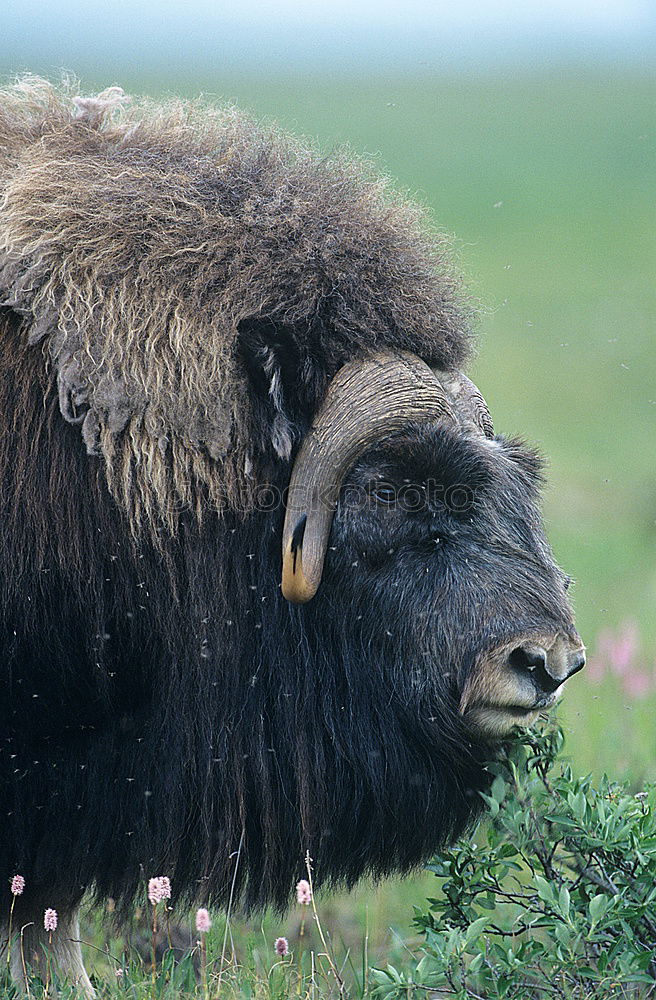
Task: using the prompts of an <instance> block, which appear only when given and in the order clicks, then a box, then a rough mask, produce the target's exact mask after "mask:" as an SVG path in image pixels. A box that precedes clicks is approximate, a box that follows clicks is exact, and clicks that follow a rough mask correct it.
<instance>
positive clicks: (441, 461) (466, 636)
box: [282, 355, 585, 738]
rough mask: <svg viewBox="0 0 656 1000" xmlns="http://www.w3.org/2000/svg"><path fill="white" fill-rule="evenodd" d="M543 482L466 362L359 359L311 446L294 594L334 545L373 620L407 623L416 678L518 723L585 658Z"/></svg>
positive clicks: (296, 491) (346, 590)
mask: <svg viewBox="0 0 656 1000" xmlns="http://www.w3.org/2000/svg"><path fill="white" fill-rule="evenodd" d="M539 483H540V463H539V460H538V459H537V458H536V456H535V455H534V454H533V453H531V452H530V451H528V450H527V449H526V448H524V447H523V446H522V445H521V444H520V443H518V442H513V441H507V440H505V439H504V438H501V437H495V436H494V431H493V426H492V420H491V417H490V414H489V410H488V408H487V406H486V404H485V401H484V399H483V397H482V396H481V394H480V393H479V392H478V390H477V388H476V386H474V384H473V383H472V382H470V380H469V379H467V378H466V377H465V376H464V375H461V374H454V373H451V374H448V373H440V372H434V371H431V369H430V368H429V367H428V366H427V365H425V364H424V363H423V362H421V361H420V360H419V359H418V358H416V357H413V356H412V355H404V356H396V357H395V356H392V355H380V356H378V357H374V358H371V359H369V360H368V361H365V362H353V363H352V364H350V365H347V366H345V367H344V368H343V369H342V370H341V371H340V372H339V374H338V376H336V378H335V379H334V381H333V384H332V386H331V388H330V391H329V393H328V397H327V399H326V401H325V403H324V405H323V407H322V409H321V412H320V413H319V414H318V415H317V417H316V419H315V421H314V423H313V426H312V429H311V430H310V432H309V433H308V435H307V436H306V437H305V440H304V442H303V445H302V448H301V450H300V453H299V455H298V458H297V459H296V463H295V466H294V471H293V475H292V478H291V482H290V486H289V490H288V494H287V513H286V517H285V526H284V532H283V570H282V592H283V595H284V596H285V597H286V598H287V599H288V600H289V601H292V602H294V603H299V604H304V603H306V602H307V601H310V600H312V599H313V598H314V597H315V594H316V593H317V590H318V588H319V587H320V584H321V578H322V573H323V567H324V561H325V560H326V556H327V551H328V548H329V547H330V550H331V551H330V554H329V556H328V567H329V570H328V577H329V581H330V582H329V583H328V584H325V585H324V587H325V589H326V590H329V589H330V590H332V592H333V593H334V591H335V589H337V590H339V591H340V592H341V599H342V600H343V599H344V595H346V600H347V602H348V604H349V605H350V606H351V607H353V608H355V607H358V608H360V610H361V617H362V618H364V617H365V616H366V617H367V618H368V619H369V620H371V623H372V625H373V628H374V630H375V628H376V624H375V622H376V620H377V622H378V627H379V628H385V631H386V634H388V635H390V636H392V635H393V633H392V632H390V631H389V629H388V628H387V627H386V626H388V625H392V627H393V628H394V629H395V630H397V629H398V630H399V631H398V633H397V634H399V635H401V634H402V635H404V637H405V638H404V643H403V645H402V646H401V647H400V648H399V649H398V653H397V655H398V656H399V657H400V659H401V660H405V668H406V670H407V676H408V680H410V682H411V683H415V684H418V685H419V686H420V687H424V688H431V687H432V688H434V689H435V690H436V691H439V692H440V697H442V698H444V699H445V701H447V702H450V703H451V704H452V705H453V706H454V707H455V706H457V710H458V712H459V713H460V714H461V715H462V716H463V717H464V719H465V720H466V722H467V723H468V724H469V725H470V726H471V727H472V729H474V730H475V731H477V732H478V733H479V734H481V735H483V736H485V737H493V738H494V737H500V736H503V735H505V734H507V733H508V732H509V731H510V730H511V729H512V728H513V727H514V726H515V725H526V724H529V723H530V722H532V721H534V720H535V718H536V716H537V714H538V712H540V711H541V710H542V709H546V708H549V707H551V706H552V705H553V704H555V702H556V701H557V700H558V697H559V695H560V694H561V692H562V688H563V684H564V682H565V681H566V680H567V678H568V677H570V676H571V675H572V674H574V673H576V672H577V671H578V670H580V669H581V668H582V667H583V665H584V662H585V657H584V653H583V647H582V644H581V640H580V638H579V636H578V634H577V632H576V630H575V629H574V624H573V620H572V613H571V609H570V606H569V603H568V601H567V597H566V593H565V592H566V589H567V587H568V585H569V580H568V578H567V577H565V576H564V575H563V573H562V572H561V571H560V570H559V569H558V567H557V566H556V564H555V563H554V560H553V557H552V555H551V552H550V549H549V546H548V544H547V542H546V539H545V537H544V532H543V530H542V526H541V521H540V516H539V513H538V510H537V507H536V499H537V493H538V487H539ZM331 539H332V544H330V546H329V542H330V541H331ZM326 598H327V600H328V601H330V599H331V598H330V595H329V594H327V595H326ZM346 614H347V616H348V615H349V613H348V612H346Z"/></svg>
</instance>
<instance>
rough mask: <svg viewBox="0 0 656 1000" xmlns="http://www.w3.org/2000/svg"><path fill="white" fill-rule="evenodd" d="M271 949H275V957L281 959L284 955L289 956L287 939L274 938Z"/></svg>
mask: <svg viewBox="0 0 656 1000" xmlns="http://www.w3.org/2000/svg"><path fill="white" fill-rule="evenodd" d="M273 947H274V949H275V952H276V955H280V957H281V958H282V957H283V956H284V955H289V941H288V940H287V938H283V937H279V938H276V941H275V944H274V946H273Z"/></svg>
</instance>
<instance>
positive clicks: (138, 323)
mask: <svg viewBox="0 0 656 1000" xmlns="http://www.w3.org/2000/svg"><path fill="white" fill-rule="evenodd" d="M125 105H126V101H125V99H124V97H123V95H122V92H121V91H120V88H116V87H113V88H109V90H107V91H105V92H103V94H101V95H98V97H95V98H80V97H79V96H78V95H77V93H76V91H75V89H74V87H73V86H72V85H70V84H69V85H65V86H63V87H62V88H59V89H57V88H55V87H53V86H52V85H51V84H50V83H48V82H46V81H45V80H42V79H38V78H34V77H28V78H24V79H23V80H21V81H19V82H18V83H17V84H16V85H15V86H13V87H12V88H10V89H9V90H7V91H5V92H2V93H0V197H1V202H0V304H1V305H5V306H10V307H11V308H12V309H13V310H15V311H16V312H18V313H20V314H21V315H22V316H23V317H24V334H25V336H26V337H27V338H28V339H29V343H30V344H32V345H34V348H35V350H37V349H40V350H41V351H42V352H43V355H44V359H45V362H46V364H48V365H49V366H50V369H51V371H52V377H53V378H56V379H57V381H58V388H59V401H60V408H61V412H62V414H63V416H64V417H65V418H66V420H68V421H70V422H73V423H80V425H81V431H82V435H83V439H84V442H85V444H86V447H87V450H88V451H89V452H90V453H93V454H99V455H102V457H103V459H104V463H105V467H106V474H107V480H108V484H109V487H110V490H111V492H112V494H113V496H114V497H115V498H116V499H117V500H118V501H119V503H121V505H122V506H123V507H124V509H125V510H126V511H127V512H128V514H129V517H130V520H131V524H132V526H133V528H134V529H135V530H137V529H138V528H139V526H140V525H142V524H149V525H151V526H152V527H156V526H161V525H165V526H166V527H167V528H168V529H169V530H175V525H176V511H178V510H179V509H181V508H182V507H191V508H196V509H198V510H200V507H201V504H203V503H207V502H208V501H209V502H211V503H212V504H213V505H214V506H216V507H218V508H222V507H224V506H225V505H226V504H227V505H228V506H230V507H239V508H240V509H242V510H247V509H248V507H249V503H250V497H251V496H252V491H253V486H254V485H255V484H256V483H257V482H258V479H261V478H266V473H265V472H264V471H263V470H264V469H265V464H264V463H263V461H262V456H261V454H260V453H259V452H258V447H259V444H258V441H255V440H254V439H255V438H257V434H254V415H253V412H252V403H251V401H250V395H249V387H248V375H247V371H246V366H245V363H244V360H243V356H242V354H241V348H240V343H241V341H240V338H241V336H242V335H243V333H244V331H246V330H252V327H253V323H259V324H262V323H263V324H265V328H266V329H269V330H271V331H274V333H276V336H277V335H278V332H279V331H280V330H284V331H291V333H290V334H289V335H290V336H292V335H293V339H294V343H295V345H296V349H297V355H298V358H299V364H300V367H299V372H298V381H299V386H300V388H299V390H298V391H299V392H303V391H304V392H305V394H306V397H307V398H306V399H305V400H304V406H305V409H306V410H307V412H308V413H312V412H313V411H314V409H315V408H316V405H317V403H318V402H319V400H320V396H321V394H322V393H323V392H324V391H325V387H326V385H327V382H328V381H329V379H330V378H331V377H332V375H334V374H335V372H336V371H337V370H338V369H339V368H340V367H341V366H342V365H343V364H344V363H345V362H346V361H347V360H349V359H350V358H352V357H356V356H361V355H363V354H367V353H368V352H371V351H373V350H375V349H380V348H381V347H385V346H389V347H392V348H394V349H405V350H409V351H412V352H413V353H415V354H417V355H419V356H420V357H421V358H423V359H424V360H426V361H427V362H428V363H429V364H431V365H433V366H435V367H439V368H443V369H444V368H445V369H451V368H454V367H459V366H460V365H461V364H462V362H463V360H464V357H465V355H466V353H467V347H468V335H467V317H466V315H465V313H464V312H463V309H462V308H461V304H460V301H459V297H458V290H457V282H456V281H455V280H454V278H453V275H452V272H451V269H450V267H449V266H448V264H447V263H446V261H445V244H444V240H443V239H442V238H438V237H436V235H435V234H434V233H428V231H427V228H426V225H425V219H424V218H423V216H422V212H421V211H420V210H419V209H418V208H417V207H416V206H415V205H413V204H409V203H408V202H406V201H405V200H403V199H401V198H399V197H398V196H397V195H395V194H394V193H393V192H391V191H390V189H389V187H388V185H387V183H386V182H385V181H384V180H381V179H379V178H376V177H373V176H372V175H371V173H370V171H369V168H368V167H367V166H366V165H363V164H361V163H360V162H357V161H354V160H353V159H352V158H345V157H343V156H341V155H337V156H331V157H327V158H326V157H322V156H321V155H320V154H319V153H317V152H316V151H315V150H312V149H308V148H306V147H304V146H302V145H300V144H299V143H298V142H297V141H296V140H294V139H292V138H290V137H289V136H287V135H284V134H282V133H281V132H279V131H278V130H276V129H274V128H270V127H261V126H258V125H256V124H255V123H254V122H253V121H252V120H251V119H250V118H249V117H247V116H245V115H243V114H242V113H240V112H238V111H236V110H234V109H233V108H223V109H220V110H215V109H211V108H208V107H204V106H201V105H200V104H185V103H182V102H179V101H176V102H172V103H170V104H166V105H157V104H154V103H151V102H149V101H140V102H138V103H135V104H134V105H133V106H130V107H129V108H128V107H126V106H125ZM264 350H265V352H266V347H265V348H264ZM313 358H320V359H321V363H320V365H317V366H316V367H320V370H321V380H319V381H318V382H317V379H316V378H315V379H314V381H313V380H312V378H311V377H310V376H309V375H308V374H307V373H308V372H310V370H311V369H312V364H313ZM265 361H266V358H265ZM304 387H305V388H304ZM269 391H270V395H271V397H272V399H273V400H274V403H275V397H276V392H277V386H276V381H275V372H273V371H272V372H271V384H270V386H269ZM317 397H318V398H317ZM301 433H302V428H298V427H294V426H293V425H290V424H286V423H285V417H284V415H283V413H282V408H280V413H277V414H276V416H275V419H273V420H272V421H271V427H270V438H271V441H270V443H271V446H272V448H273V450H274V452H275V453H276V454H277V456H278V458H283V459H288V458H290V455H291V451H292V448H293V445H294V444H295V443H296V441H297V440H298V438H299V437H300V434H301Z"/></svg>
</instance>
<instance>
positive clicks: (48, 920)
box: [43, 907, 57, 932]
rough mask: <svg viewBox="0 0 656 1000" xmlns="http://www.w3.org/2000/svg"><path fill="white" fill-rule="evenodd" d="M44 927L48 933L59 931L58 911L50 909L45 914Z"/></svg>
mask: <svg viewBox="0 0 656 1000" xmlns="http://www.w3.org/2000/svg"><path fill="white" fill-rule="evenodd" d="M43 926H44V927H45V929H46V930H47V931H50V932H52V931H56V930H57V910H51V909H50V907H48V909H47V910H46V912H45V913H44V914H43Z"/></svg>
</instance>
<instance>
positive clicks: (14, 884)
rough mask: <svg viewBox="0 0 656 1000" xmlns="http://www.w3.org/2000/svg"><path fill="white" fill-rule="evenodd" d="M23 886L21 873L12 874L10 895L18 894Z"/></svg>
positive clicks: (21, 891) (20, 893) (23, 880)
mask: <svg viewBox="0 0 656 1000" xmlns="http://www.w3.org/2000/svg"><path fill="white" fill-rule="evenodd" d="M24 888H25V879H24V878H23V876H22V875H14V877H13V878H12V880H11V893H12V896H20V895H22V893H23V890H24Z"/></svg>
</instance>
